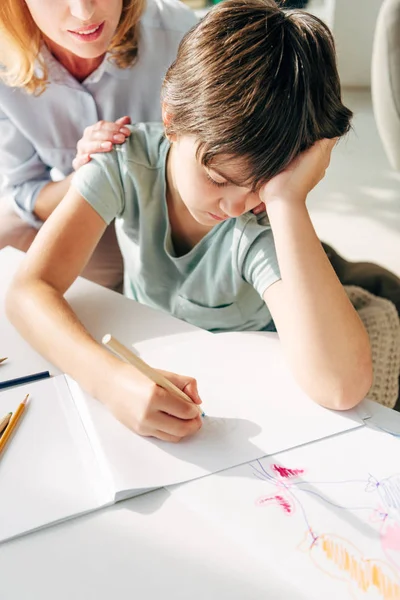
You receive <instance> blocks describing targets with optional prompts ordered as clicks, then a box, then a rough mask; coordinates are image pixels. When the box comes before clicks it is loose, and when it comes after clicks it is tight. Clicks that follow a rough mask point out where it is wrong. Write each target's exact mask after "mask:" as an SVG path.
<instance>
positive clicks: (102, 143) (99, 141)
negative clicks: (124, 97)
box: [72, 117, 131, 171]
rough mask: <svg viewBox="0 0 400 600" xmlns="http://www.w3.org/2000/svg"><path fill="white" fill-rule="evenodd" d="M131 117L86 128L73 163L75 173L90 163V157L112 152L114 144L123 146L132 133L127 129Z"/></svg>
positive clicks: (98, 123) (100, 122) (99, 122)
mask: <svg viewBox="0 0 400 600" xmlns="http://www.w3.org/2000/svg"><path fill="white" fill-rule="evenodd" d="M130 123H131V119H130V117H121V118H120V119H117V120H116V121H115V123H114V122H112V121H98V122H97V123H95V124H94V125H90V127H86V129H85V131H84V132H83V136H82V138H81V139H80V140H79V142H78V143H77V146H76V156H75V158H74V160H73V161H72V167H73V169H74V170H75V171H77V170H78V169H79V167H82V166H83V165H85V164H86V163H88V162H89V161H90V155H91V154H96V153H97V152H110V150H112V148H113V145H114V144H123V143H124V142H125V140H126V138H127V137H128V136H130V134H131V132H130V131H129V129H128V128H127V127H126V125H129V124H130Z"/></svg>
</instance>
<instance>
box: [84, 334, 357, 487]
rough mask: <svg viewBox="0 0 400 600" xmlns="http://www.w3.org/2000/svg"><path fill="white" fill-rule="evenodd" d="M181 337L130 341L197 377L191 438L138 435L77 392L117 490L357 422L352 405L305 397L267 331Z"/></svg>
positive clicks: (158, 363)
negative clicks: (199, 419)
mask: <svg viewBox="0 0 400 600" xmlns="http://www.w3.org/2000/svg"><path fill="white" fill-rule="evenodd" d="M165 339H166V338H165ZM188 339H189V338H188V336H187V335H186V337H185V341H184V342H183V343H177V342H176V338H175V343H174V344H173V345H171V346H169V345H166V344H165V343H164V344H163V341H162V339H158V340H153V341H150V342H144V343H142V344H138V345H137V346H136V348H137V350H139V353H140V355H141V356H142V358H144V359H145V360H146V361H147V362H148V363H149V364H150V365H151V366H153V367H159V368H163V369H166V370H170V371H175V372H177V373H182V374H187V375H192V376H195V377H197V380H198V384H199V390H200V393H201V395H202V398H203V401H204V410H205V412H206V415H207V416H206V417H205V418H204V421H203V428H202V429H201V431H200V432H198V433H197V434H196V435H195V436H193V437H192V438H189V439H186V440H183V441H182V442H180V443H179V444H170V443H164V442H161V441H156V440H154V439H150V438H141V437H140V436H137V435H135V434H133V433H132V432H130V431H129V430H128V429H127V428H125V427H124V426H123V425H121V424H120V423H118V422H117V421H116V420H115V419H113V418H112V417H111V416H110V414H109V413H108V412H107V410H106V409H105V408H104V407H103V406H101V405H100V404H99V403H98V402H96V401H94V400H93V399H91V398H89V397H86V399H85V400H83V399H81V402H83V404H85V405H86V406H82V407H81V408H80V412H81V414H85V413H87V414H86V417H85V422H86V423H88V427H87V429H88V431H92V432H94V430H95V433H94V436H95V438H96V439H94V438H93V445H94V446H95V447H96V448H97V450H98V452H100V453H101V455H102V460H103V461H104V462H105V463H106V464H108V468H109V471H110V472H111V473H112V475H113V486H114V487H115V489H116V490H117V491H119V492H123V491H124V490H132V489H140V488H144V489H149V488H154V487H160V486H164V485H169V484H172V483H178V482H182V481H187V480H190V479H194V478H197V477H202V476H204V475H207V474H209V473H213V472H217V471H220V470H222V469H226V468H229V467H232V466H234V465H238V464H241V463H244V462H248V461H250V460H254V459H255V458H259V457H262V456H265V455H266V454H269V453H274V452H278V451H281V450H285V449H287V448H292V447H294V446H298V445H300V444H305V443H307V442H310V441H312V440H316V439H319V438H323V437H326V436H330V435H333V434H336V433H338V432H342V431H346V430H349V429H352V428H355V427H359V426H361V425H362V424H363V422H362V420H361V419H360V418H359V417H358V415H357V412H356V411H348V412H346V413H337V412H333V411H329V410H326V409H323V408H321V407H320V406H317V405H316V404H314V403H313V402H311V401H310V400H309V399H308V398H306V397H305V395H304V394H303V393H302V392H301V391H300V390H299V388H298V387H297V385H296V384H295V383H294V381H293V380H292V378H291V377H290V374H289V372H288V370H287V368H286V367H285V364H284V361H283V359H282V356H281V352H280V345H279V342H278V340H277V339H276V337H275V336H273V335H272V336H271V334H269V335H268V334H265V335H258V334H254V335H252V334H229V335H228V336H227V335H221V336H206V337H205V336H204V334H200V335H199V336H197V335H196V333H194V334H192V335H191V336H190V341H188ZM132 401H134V399H133V400H132ZM93 424H94V427H93ZM89 435H90V434H89ZM122 495H123V494H122Z"/></svg>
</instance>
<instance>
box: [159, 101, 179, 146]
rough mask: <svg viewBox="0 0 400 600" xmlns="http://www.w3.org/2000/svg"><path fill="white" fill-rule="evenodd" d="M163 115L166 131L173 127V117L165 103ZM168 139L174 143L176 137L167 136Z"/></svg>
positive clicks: (173, 135) (162, 108) (162, 110)
mask: <svg viewBox="0 0 400 600" xmlns="http://www.w3.org/2000/svg"><path fill="white" fill-rule="evenodd" d="M161 114H162V120H163V123H164V127H165V129H168V127H169V126H170V125H171V122H172V116H171V113H170V112H168V106H167V105H166V103H165V102H163V103H162V106H161ZM167 137H168V139H169V140H170V141H171V142H173V141H174V139H175V138H176V135H175V134H169V135H167Z"/></svg>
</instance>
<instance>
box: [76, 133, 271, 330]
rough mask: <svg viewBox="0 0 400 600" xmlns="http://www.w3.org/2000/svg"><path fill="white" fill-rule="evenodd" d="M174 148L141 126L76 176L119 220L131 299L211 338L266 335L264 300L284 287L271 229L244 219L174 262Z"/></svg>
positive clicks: (98, 206) (107, 217)
mask: <svg viewBox="0 0 400 600" xmlns="http://www.w3.org/2000/svg"><path fill="white" fill-rule="evenodd" d="M168 149H169V142H168V140H167V139H166V138H165V137H164V134H163V127H162V125H161V124H158V123H157V124H156V123H154V124H139V125H135V126H134V127H132V134H131V136H130V137H129V138H128V140H127V142H126V143H125V144H124V145H122V146H116V147H115V149H114V150H113V151H112V152H110V153H107V154H97V155H93V157H92V161H91V162H90V163H88V164H87V165H85V166H83V167H81V168H80V169H79V170H78V171H77V173H76V174H75V175H74V178H73V182H72V185H73V186H74V187H75V188H76V189H77V190H78V191H79V193H80V194H81V195H82V196H83V197H84V198H85V199H86V200H87V201H88V202H89V203H90V205H91V206H92V207H93V208H94V209H95V210H96V211H97V212H98V214H99V215H100V216H101V217H102V218H103V219H104V221H105V222H106V223H107V224H108V223H110V222H111V221H112V220H113V219H114V218H116V230H117V236H118V242H119V244H120V247H121V252H122V255H123V258H124V265H125V280H124V288H125V294H126V295H127V296H128V297H131V298H133V299H135V300H137V301H139V302H141V303H143V304H146V305H148V306H151V307H153V308H156V309H161V310H164V311H166V312H168V313H169V314H172V315H174V316H176V317H178V318H179V319H183V320H185V321H187V322H189V323H192V324H193V325H196V326H198V327H202V328H204V329H208V330H209V331H243V330H258V331H259V330H262V329H264V328H265V327H266V326H267V325H268V323H269V322H270V321H271V315H270V313H269V310H268V308H267V307H266V305H265V302H264V300H263V299H262V295H263V293H264V291H265V290H266V289H267V288H268V287H269V286H270V285H271V284H273V283H274V282H276V281H277V280H278V279H280V274H279V268H278V262H277V258H276V253H275V246H274V240H273V236H272V231H271V228H270V226H269V224H268V221H267V219H266V217H265V214H264V217H256V216H255V215H254V214H253V213H246V214H245V215H242V216H241V217H238V218H232V219H228V220H226V221H224V222H222V223H219V224H217V225H216V226H215V227H214V228H213V229H211V230H210V231H209V232H208V233H207V235H206V236H205V237H203V238H202V239H201V240H200V242H199V243H198V244H196V245H195V246H194V248H192V249H191V250H190V252H188V253H187V254H184V255H183V256H176V254H175V252H174V247H173V243H172V239H171V231H170V225H169V219H168V210H167V203H166V173H165V165H166V157H167V153H168Z"/></svg>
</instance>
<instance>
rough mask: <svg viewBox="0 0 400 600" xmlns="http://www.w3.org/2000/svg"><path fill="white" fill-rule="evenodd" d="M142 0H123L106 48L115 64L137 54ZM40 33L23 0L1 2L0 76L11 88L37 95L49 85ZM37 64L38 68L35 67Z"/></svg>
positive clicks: (125, 62) (127, 61)
mask: <svg viewBox="0 0 400 600" xmlns="http://www.w3.org/2000/svg"><path fill="white" fill-rule="evenodd" d="M144 8H145V0H123V8H122V13H121V18H120V21H119V23H118V27H117V29H116V32H115V34H114V37H113V39H112V40H111V44H110V47H109V48H108V51H109V52H110V53H111V56H112V59H113V60H114V62H115V64H116V65H117V66H118V67H120V68H121V69H124V68H126V67H129V66H131V65H132V64H133V63H134V61H135V59H136V57H137V53H138V41H139V31H138V29H139V28H138V22H139V19H140V17H141V16H142V14H143V11H144ZM42 43H43V36H42V32H41V31H40V29H39V28H38V27H37V25H36V23H35V22H34V20H33V19H32V16H31V14H30V12H29V10H28V8H27V6H26V4H25V2H24V1H23V0H1V3H0V65H1V66H0V79H1V80H3V82H4V83H6V84H7V85H9V86H11V87H21V88H24V89H25V90H26V91H27V92H28V93H31V94H36V95H39V94H41V93H42V92H43V91H44V90H45V89H46V86H47V84H48V72H47V68H46V64H45V62H44V61H43V59H42V58H41V56H40V48H41V45H42ZM36 64H39V67H40V69H39V70H35V66H36Z"/></svg>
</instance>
